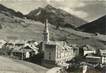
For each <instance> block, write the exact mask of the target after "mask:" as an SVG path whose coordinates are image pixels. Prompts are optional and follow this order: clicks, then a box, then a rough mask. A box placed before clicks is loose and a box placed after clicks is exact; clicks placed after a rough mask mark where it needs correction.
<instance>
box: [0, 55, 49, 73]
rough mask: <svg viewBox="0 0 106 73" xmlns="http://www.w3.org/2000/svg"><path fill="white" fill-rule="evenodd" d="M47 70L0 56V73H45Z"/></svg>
mask: <svg viewBox="0 0 106 73" xmlns="http://www.w3.org/2000/svg"><path fill="white" fill-rule="evenodd" d="M47 70H48V69H46V68H44V67H41V66H39V65H36V64H32V63H28V62H24V61H18V60H12V59H9V58H6V57H2V56H0V73H46V71H47Z"/></svg>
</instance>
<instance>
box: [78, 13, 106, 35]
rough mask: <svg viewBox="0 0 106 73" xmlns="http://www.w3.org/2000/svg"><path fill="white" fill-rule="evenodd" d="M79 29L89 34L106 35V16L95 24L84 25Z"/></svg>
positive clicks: (94, 22)
mask: <svg viewBox="0 0 106 73" xmlns="http://www.w3.org/2000/svg"><path fill="white" fill-rule="evenodd" d="M78 29H79V30H81V31H84V32H88V33H100V34H105V35H106V15H105V16H103V17H101V18H99V19H97V20H95V21H93V22H90V23H87V24H85V25H82V26H80V27H79V28H78Z"/></svg>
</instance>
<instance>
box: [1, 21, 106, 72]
mask: <svg viewBox="0 0 106 73" xmlns="http://www.w3.org/2000/svg"><path fill="white" fill-rule="evenodd" d="M44 24H45V28H44V32H43V34H42V35H43V37H44V38H43V41H41V42H37V41H36V39H35V40H9V41H6V40H0V55H1V56H8V57H10V58H13V59H18V60H26V59H30V58H31V57H33V58H36V56H37V55H38V54H41V55H42V57H40V58H41V59H40V58H39V59H40V60H41V61H40V62H41V63H40V64H41V65H42V66H44V67H47V68H53V67H62V68H65V69H67V70H68V71H69V72H73V71H76V70H77V69H79V68H80V67H81V66H82V68H83V71H82V72H83V73H86V71H87V68H88V67H87V66H89V67H93V68H94V69H97V70H103V68H105V66H106V50H102V49H96V48H94V47H92V46H91V45H88V44H85V45H83V46H78V45H77V44H70V45H67V43H66V42H65V41H51V40H50V39H49V28H48V20H45V23H44ZM57 73H58V72H57Z"/></svg>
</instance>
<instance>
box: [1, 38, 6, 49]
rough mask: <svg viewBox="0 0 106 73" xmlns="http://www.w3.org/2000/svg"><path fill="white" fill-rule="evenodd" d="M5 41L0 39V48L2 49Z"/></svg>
mask: <svg viewBox="0 0 106 73" xmlns="http://www.w3.org/2000/svg"><path fill="white" fill-rule="evenodd" d="M5 43H6V41H5V40H0V49H2V47H3V45H4V44H5Z"/></svg>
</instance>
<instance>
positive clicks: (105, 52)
mask: <svg viewBox="0 0 106 73" xmlns="http://www.w3.org/2000/svg"><path fill="white" fill-rule="evenodd" d="M100 56H101V59H102V64H106V50H100Z"/></svg>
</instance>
